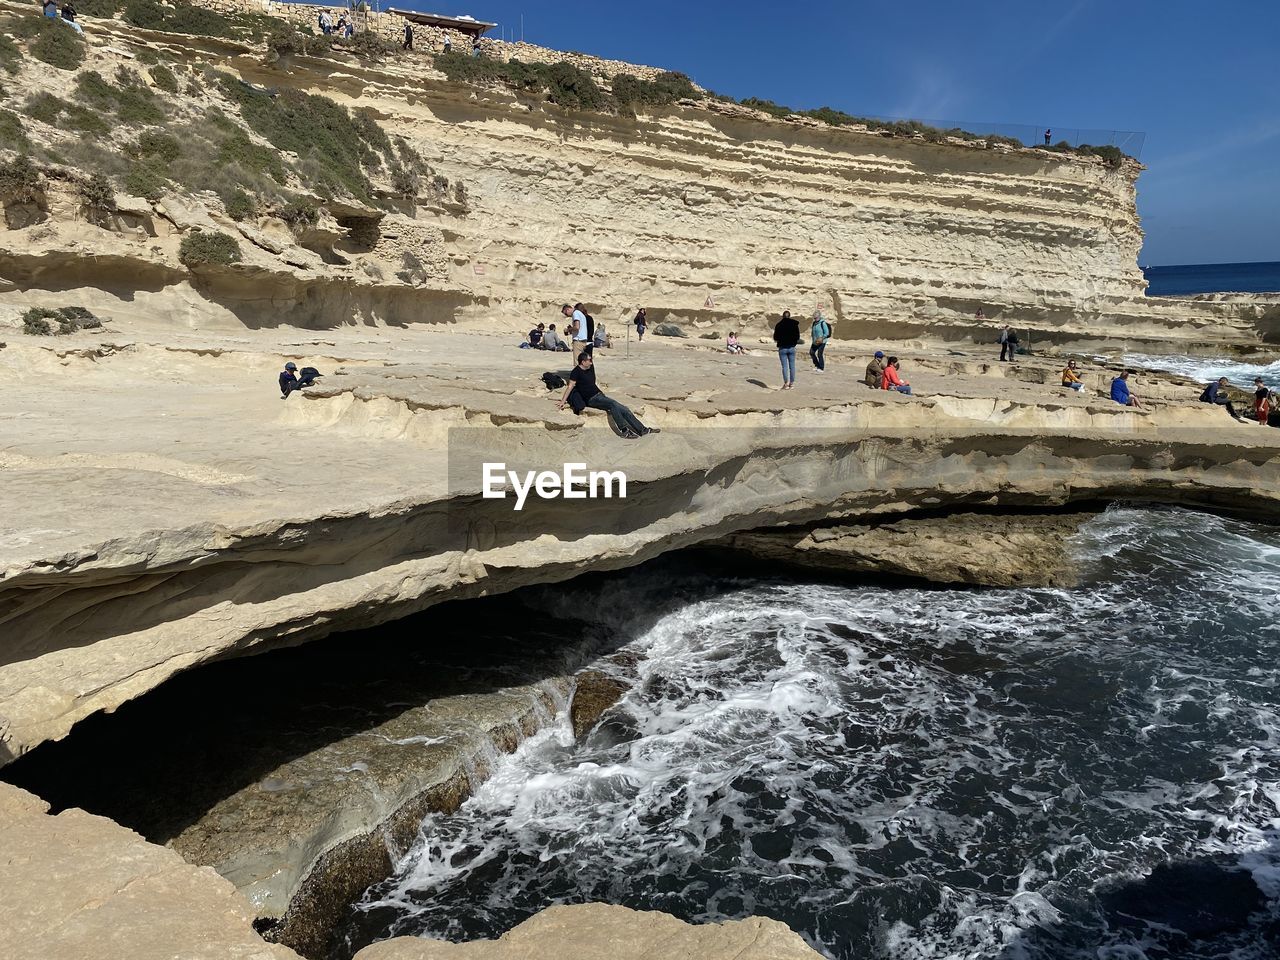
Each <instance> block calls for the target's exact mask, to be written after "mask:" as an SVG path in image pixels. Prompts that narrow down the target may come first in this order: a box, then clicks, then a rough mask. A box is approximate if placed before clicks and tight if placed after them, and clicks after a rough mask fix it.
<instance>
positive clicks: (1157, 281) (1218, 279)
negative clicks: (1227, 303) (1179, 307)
mask: <svg viewBox="0 0 1280 960" xmlns="http://www.w3.org/2000/svg"><path fill="white" fill-rule="evenodd" d="M1142 272H1143V274H1145V275H1146V278H1147V294H1148V295H1149V296H1153V297H1156V296H1193V295H1195V294H1198V293H1280V263H1189V264H1181V265H1175V266H1166V267H1143V268H1142Z"/></svg>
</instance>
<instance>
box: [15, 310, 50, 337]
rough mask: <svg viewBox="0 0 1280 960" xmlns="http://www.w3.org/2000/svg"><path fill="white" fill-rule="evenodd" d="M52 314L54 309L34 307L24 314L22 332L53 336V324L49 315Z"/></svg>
mask: <svg viewBox="0 0 1280 960" xmlns="http://www.w3.org/2000/svg"><path fill="white" fill-rule="evenodd" d="M52 315H53V311H52V310H45V309H43V308H41V307H32V308H31V309H30V310H28V311H27V312H26V313H24V314H23V315H22V332H23V333H27V334H30V335H31V336H33V337H51V336H53V324H51V323H50V322H49V317H50V316H52Z"/></svg>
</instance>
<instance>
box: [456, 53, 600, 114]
mask: <svg viewBox="0 0 1280 960" xmlns="http://www.w3.org/2000/svg"><path fill="white" fill-rule="evenodd" d="M435 64H436V66H437V67H438V68H439V69H440V70H442V71H443V72H444V75H445V76H446V77H448V78H449V79H450V80H452V81H454V82H455V83H501V84H504V85H506V86H508V87H511V88H513V89H516V90H537V91H539V92H541V93H543V94H544V95H545V96H546V98H547V100H549V101H550V102H551V103H555V104H559V105H560V106H562V107H566V108H568V109H570V110H594V111H606V110H612V109H613V108H614V106H615V104H614V100H613V98H612V97H611V96H610V95H609V94H607V93H605V92H604V91H603V90H601V89H600V86H599V85H598V84H597V83H596V81H595V78H594V77H592V76H591V74H590V73H588V72H587V71H586V70H582V69H580V68H578V67H575V66H574V65H573V64H571V63H569V62H568V61H566V60H560V61H558V62H556V63H552V64H545V63H523V62H522V61H520V60H509V61H506V62H503V61H501V60H488V59H485V58H483V57H469V56H467V55H466V54H463V53H441V54H437V55H436V57H435Z"/></svg>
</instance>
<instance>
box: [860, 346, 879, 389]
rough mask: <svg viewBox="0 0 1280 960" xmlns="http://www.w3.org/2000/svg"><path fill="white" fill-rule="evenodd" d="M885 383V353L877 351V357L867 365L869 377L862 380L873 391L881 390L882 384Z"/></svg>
mask: <svg viewBox="0 0 1280 960" xmlns="http://www.w3.org/2000/svg"><path fill="white" fill-rule="evenodd" d="M883 381H884V351H883V350H877V351H876V355H875V356H874V357H872V358H871V362H870V363H868V364H867V375H866V376H865V377H863V378H862V382H863V383H865V384H866V385H867V386H868V387H870V388H871V389H872V390H879V389H880V384H881V383H882V382H883Z"/></svg>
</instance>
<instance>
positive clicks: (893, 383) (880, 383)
mask: <svg viewBox="0 0 1280 960" xmlns="http://www.w3.org/2000/svg"><path fill="white" fill-rule="evenodd" d="M901 368H902V361H901V360H899V359H898V358H897V357H886V356H885V355H884V351H883V350H877V351H876V352H875V355H874V356H873V357H872V358H871V361H870V362H869V363H868V364H867V372H866V374H865V375H864V376H863V378H862V382H863V383H865V384H866V385H867V386H868V387H870V388H871V389H872V390H896V391H897V392H898V393H905V394H906V395H907V396H911V384H910V382H909V381H907V380H903V379H902V376H901V374H900V372H899V371H900V370H901Z"/></svg>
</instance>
